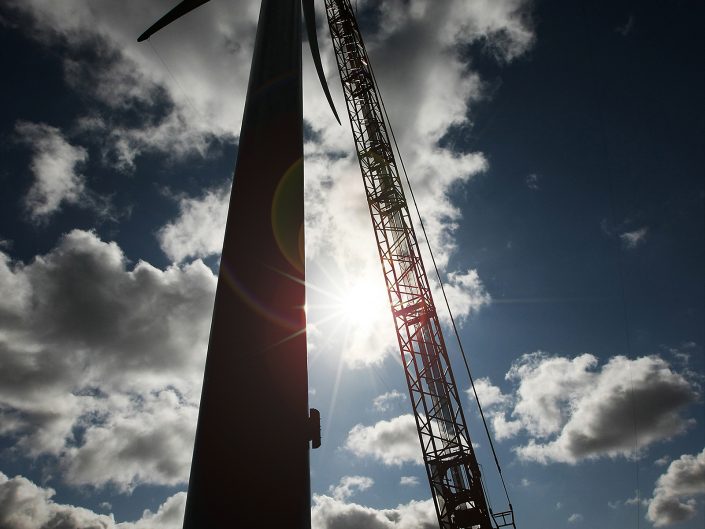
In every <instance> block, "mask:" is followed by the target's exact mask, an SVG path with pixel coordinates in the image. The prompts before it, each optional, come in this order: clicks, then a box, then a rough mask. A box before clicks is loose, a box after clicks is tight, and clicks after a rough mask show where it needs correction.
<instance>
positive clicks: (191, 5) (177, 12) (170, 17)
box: [137, 0, 209, 42]
mask: <svg viewBox="0 0 705 529" xmlns="http://www.w3.org/2000/svg"><path fill="white" fill-rule="evenodd" d="M208 1H209V0H184V1H183V2H181V3H180V4H179V5H177V6H176V7H175V8H174V9H172V10H171V11H169V12H168V13H167V14H166V15H164V16H163V17H162V18H160V19H159V20H157V21H156V22H155V23H154V24H152V26H151V27H150V28H149V29H148V30H147V31H145V32H144V33H142V34H141V35H140V36H139V38H138V39H137V42H142V41H143V40H147V39H148V38H149V37H151V36H152V35H154V34H155V33H156V32H157V31H159V30H160V29H162V28H163V27H164V26H167V25H169V24H171V23H172V22H173V21H174V20H176V19H177V18H179V17H182V16H184V15H185V14H186V13H188V12H189V11H193V10H194V9H196V8H197V7H199V6H202V5H203V4H205V3H206V2H208Z"/></svg>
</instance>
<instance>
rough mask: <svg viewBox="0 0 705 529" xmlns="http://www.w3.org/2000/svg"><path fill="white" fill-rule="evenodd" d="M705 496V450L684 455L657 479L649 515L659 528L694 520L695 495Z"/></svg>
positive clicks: (648, 517)
mask: <svg viewBox="0 0 705 529" xmlns="http://www.w3.org/2000/svg"><path fill="white" fill-rule="evenodd" d="M703 495H705V449H703V450H702V451H701V452H700V453H699V454H696V455H690V454H684V455H682V456H681V457H680V458H678V459H676V460H675V461H673V462H672V463H671V464H670V465H669V466H668V469H667V470H666V472H665V473H663V474H662V475H661V476H660V477H659V478H658V480H656V487H655V488H654V494H653V498H652V499H651V501H650V502H649V508H648V510H647V513H646V518H647V519H648V520H649V521H650V522H652V523H653V524H654V526H655V527H663V526H664V525H670V524H673V523H676V522H684V521H686V520H690V519H691V518H693V517H694V516H695V514H696V512H697V501H696V499H695V498H696V497H698V496H703Z"/></svg>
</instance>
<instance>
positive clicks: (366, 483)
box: [330, 476, 375, 500]
mask: <svg viewBox="0 0 705 529" xmlns="http://www.w3.org/2000/svg"><path fill="white" fill-rule="evenodd" d="M374 483H375V482H374V480H373V479H372V478H368V477H366V476H343V477H342V478H340V482H339V483H338V484H337V485H335V486H333V485H331V486H330V492H331V494H332V495H333V498H335V499H336V500H347V499H348V498H350V497H352V496H354V495H355V494H356V493H357V492H360V491H363V490H367V489H369V488H370V487H371V486H372V485H374Z"/></svg>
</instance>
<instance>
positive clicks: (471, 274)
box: [429, 270, 492, 324]
mask: <svg viewBox="0 0 705 529" xmlns="http://www.w3.org/2000/svg"><path fill="white" fill-rule="evenodd" d="M429 272H430V270H429ZM432 277H433V276H432ZM431 284H432V287H433V297H434V299H435V301H436V305H437V308H438V314H439V316H440V317H441V318H442V319H443V320H444V321H445V322H446V323H448V324H450V316H449V315H448V311H447V308H446V306H445V303H444V302H443V294H442V293H441V291H440V288H438V284H437V282H436V281H433V280H432V281H431ZM443 286H444V289H445V293H446V296H447V297H448V304H449V305H450V309H451V310H452V311H453V318H454V319H455V322H456V323H461V322H462V321H463V320H465V319H466V318H467V317H468V316H470V315H471V314H474V313H476V312H477V311H479V310H480V309H481V308H482V307H484V306H487V305H489V304H490V303H491V302H492V298H491V296H490V295H489V294H488V293H487V291H486V290H485V286H484V285H483V284H482V281H481V280H480V276H479V275H478V273H477V270H468V271H466V272H460V271H456V272H449V273H448V274H447V278H446V281H445V284H444V285H443Z"/></svg>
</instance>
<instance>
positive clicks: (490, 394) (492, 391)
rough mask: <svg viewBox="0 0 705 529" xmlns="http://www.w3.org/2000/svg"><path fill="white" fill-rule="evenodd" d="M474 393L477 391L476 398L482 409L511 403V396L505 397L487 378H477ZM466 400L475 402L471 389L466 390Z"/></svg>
mask: <svg viewBox="0 0 705 529" xmlns="http://www.w3.org/2000/svg"><path fill="white" fill-rule="evenodd" d="M475 391H477V398H478V399H480V405H481V406H482V407H483V408H487V409H490V408H494V407H498V406H504V405H506V404H508V403H509V402H511V399H512V397H511V395H505V394H504V393H502V390H501V389H500V388H498V387H497V386H495V385H493V384H492V382H491V381H490V379H489V378H486V377H484V378H478V379H477V380H476V381H475ZM467 394H468V398H469V399H470V400H475V395H474V393H473V391H472V388H469V389H468V390H467Z"/></svg>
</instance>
